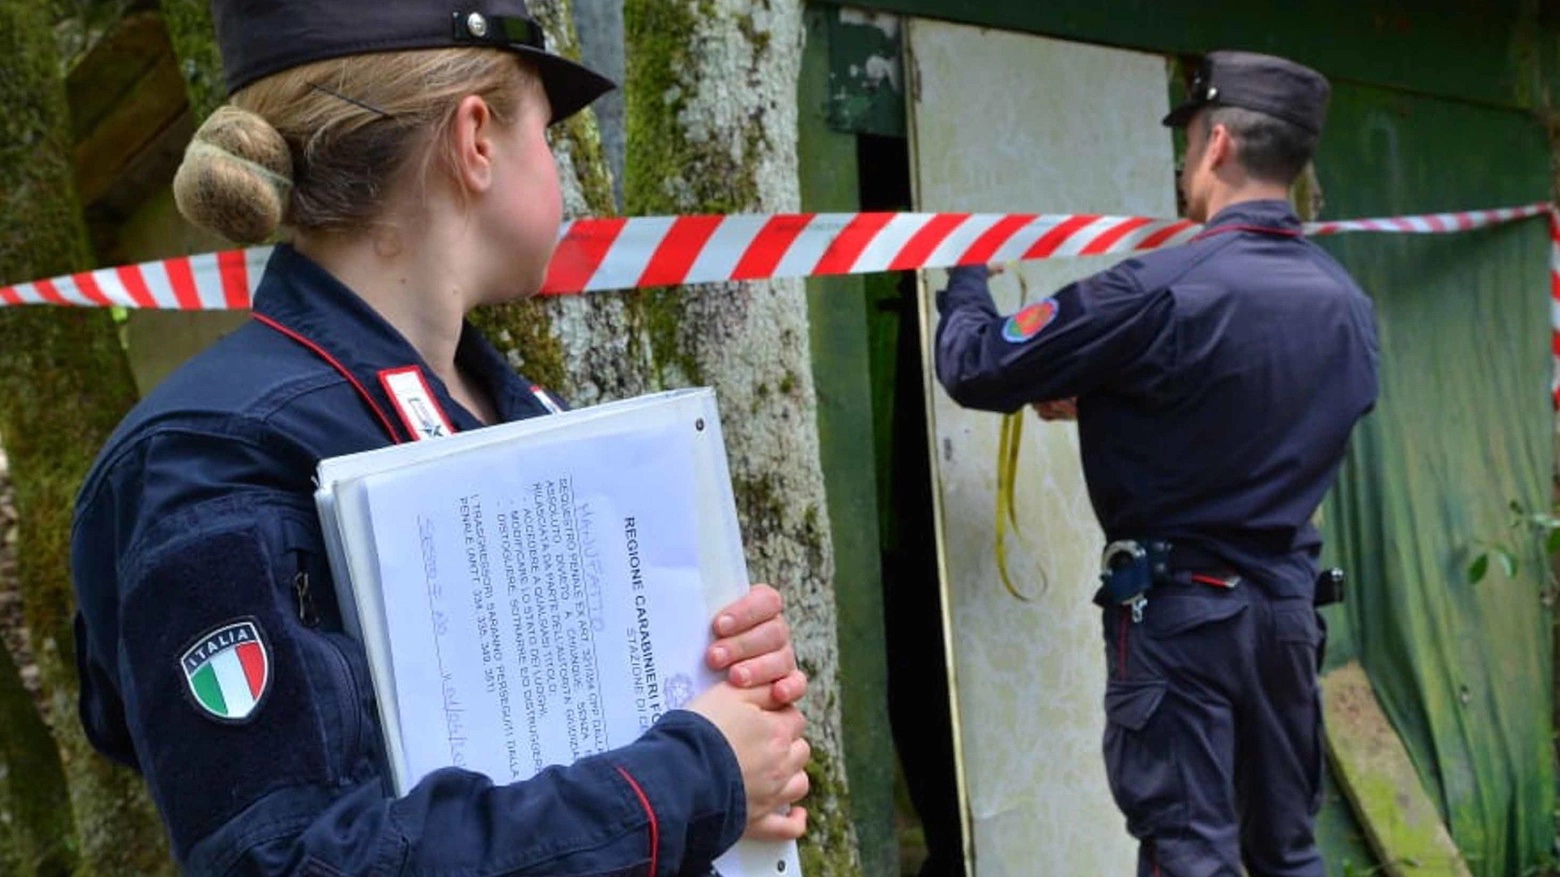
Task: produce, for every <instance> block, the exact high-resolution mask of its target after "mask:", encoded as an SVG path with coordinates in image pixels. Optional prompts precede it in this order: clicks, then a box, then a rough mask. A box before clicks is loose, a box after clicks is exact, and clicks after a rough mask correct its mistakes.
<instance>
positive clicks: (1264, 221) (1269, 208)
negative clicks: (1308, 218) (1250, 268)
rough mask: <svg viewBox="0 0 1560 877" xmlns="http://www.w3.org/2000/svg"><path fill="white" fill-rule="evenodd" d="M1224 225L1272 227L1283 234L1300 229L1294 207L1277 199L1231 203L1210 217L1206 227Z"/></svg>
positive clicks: (1298, 218)
mask: <svg viewBox="0 0 1560 877" xmlns="http://www.w3.org/2000/svg"><path fill="white" fill-rule="evenodd" d="M1225 226H1244V227H1247V228H1264V229H1272V230H1274V231H1278V232H1282V233H1285V234H1298V233H1299V232H1300V231H1301V224H1300V217H1299V216H1297V215H1296V214H1295V209H1294V207H1293V206H1292V205H1291V204H1290V203H1289V202H1288V201H1280V200H1277V199H1271V200H1261V201H1241V202H1239V203H1237V204H1231V205H1230V206H1228V207H1226V208H1224V209H1223V210H1220V211H1219V212H1218V213H1217V214H1216V215H1215V216H1214V217H1213V219H1210V220H1209V221H1208V225H1207V228H1208V229H1209V230H1213V229H1217V228H1221V227H1225Z"/></svg>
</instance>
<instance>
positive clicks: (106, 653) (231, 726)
mask: <svg viewBox="0 0 1560 877" xmlns="http://www.w3.org/2000/svg"><path fill="white" fill-rule="evenodd" d="M255 314H256V316H257V319H256V320H254V321H251V322H249V323H247V324H246V325H244V326H243V327H242V328H240V329H239V330H238V331H236V332H234V333H233V334H232V335H230V336H228V337H227V338H225V339H223V340H222V341H221V342H219V343H218V344H216V345H215V346H213V347H212V348H211V349H209V350H207V351H206V352H204V353H203V354H201V355H200V356H198V357H196V358H195V359H193V360H192V361H191V362H190V363H188V364H187V365H186V366H184V367H183V368H182V369H180V370H179V371H178V372H176V373H175V374H174V375H173V376H171V377H170V378H168V379H167V380H166V381H165V382H164V383H163V384H162V385H161V386H159V387H158V388H157V390H156V391H155V392H154V393H152V394H151V395H150V396H149V397H148V398H147V399H146V400H145V401H143V402H142V403H141V404H140V405H139V406H137V407H136V409H135V410H134V411H133V412H131V414H130V415H129V416H128V417H127V418H126V419H125V421H124V423H122V424H121V425H120V427H119V429H118V430H117V431H116V432H115V434H114V436H113V437H112V438H111V439H110V441H109V442H108V444H107V446H106V447H105V448H104V450H103V452H102V455H101V456H100V457H99V459H98V461H97V463H96V465H95V466H94V468H93V470H92V472H91V474H90V475H89V476H88V477H87V480H86V483H85V485H84V487H83V489H82V493H81V496H80V498H79V504H78V508H77V515H76V523H75V529H74V533H73V537H72V562H73V567H74V574H75V582H76V592H77V597H78V600H79V604H80V612H79V614H78V616H77V619H76V631H77V652H76V654H77V661H78V665H79V669H80V673H81V682H82V686H81V712H82V721H83V723H84V724H85V726H86V730H87V734H88V737H89V738H90V739H91V741H92V742H93V744H94V745H95V746H96V747H97V748H99V749H100V750H102V751H103V752H104V753H106V754H107V755H109V756H110V757H112V758H114V759H116V760H118V761H120V762H123V763H125V764H128V765H130V766H131V767H134V768H136V769H137V770H139V771H140V772H141V773H142V774H143V775H145V777H146V780H147V783H148V785H149V786H150V789H151V793H152V797H153V799H154V800H155V801H156V803H157V806H158V808H159V809H160V810H161V812H162V815H163V818H164V820H165V821H166V823H167V827H168V830H169V833H170V835H171V838H172V842H173V849H174V852H175V854H176V855H177V857H178V859H179V861H180V862H181V863H182V864H183V865H184V867H185V868H186V870H187V871H188V872H190V873H194V874H245V875H250V874H253V875H272V874H295V873H302V874H310V875H330V877H334V875H345V874H386V875H389V874H417V875H469V877H476V875H483V877H485V875H496V874H505V875H543V874H545V875H550V877H551V875H557V877H565V875H569V877H583V875H591V877H607V875H624V877H627V875H636V877H637V875H647V874H653V875H656V877H659V875H671V874H698V875H702V874H705V873H706V872H707V871H708V870H709V863H710V862H711V861H712V860H713V859H714V858H716V857H717V856H718V855H719V854H720V853H722V852H724V851H725V850H726V849H727V848H728V847H729V846H730V845H731V844H733V843H735V841H736V840H737V838H738V837H739V836H740V834H741V833H742V830H743V828H744V827H745V823H746V812H745V807H746V805H745V798H744V796H743V785H742V775H741V771H740V768H739V766H738V764H737V762H736V759H735V757H734V755H733V753H732V751H731V749H730V747H729V745H728V744H727V743H726V741H725V739H724V738H723V736H722V735H721V733H720V731H719V730H718V729H716V728H715V727H714V726H713V725H712V724H710V723H709V722H708V721H706V720H705V719H704V718H703V717H701V716H698V715H696V714H694V713H691V712H672V713H669V714H668V715H667V716H666V717H665V718H664V719H663V720H662V721H661V722H660V723H658V724H657V725H655V726H653V727H652V728H651V729H650V730H649V731H648V732H647V733H646V734H645V735H644V736H643V737H642V738H641V739H640V740H639V741H638V742H636V743H634V744H632V745H630V746H627V747H624V748H621V749H617V750H614V751H612V752H608V753H605V754H602V755H599V756H594V757H590V758H585V759H583V760H581V761H579V762H577V763H575V764H574V765H572V766H569V767H564V768H553V769H549V770H547V771H545V772H543V773H542V774H540V775H538V776H537V777H535V778H533V779H531V780H529V781H526V782H522V783H517V784H514V785H506V786H494V785H493V784H492V783H490V782H489V781H488V780H487V779H486V778H484V777H482V776H480V775H477V774H474V773H470V772H467V771H463V770H458V769H453V768H452V769H448V770H444V771H440V772H437V773H435V774H432V775H430V776H429V777H427V778H425V779H424V780H423V781H422V782H421V783H419V784H418V785H417V786H416V787H415V788H414V789H413V790H412V791H411V792H410V793H409V794H407V795H406V796H405V797H403V798H399V799H392V798H391V797H390V793H389V791H388V781H387V779H386V778H385V777H384V776H382V774H381V767H380V761H379V759H380V756H381V753H382V749H381V746H382V744H381V742H380V733H379V729H378V722H377V718H376V714H375V711H374V707H373V705H372V702H371V699H370V698H371V683H370V679H369V674H368V670H367V664H366V660H365V658H364V654H363V652H362V650H361V648H360V647H359V646H358V645H357V644H356V643H354V642H353V641H352V640H350V639H348V638H347V637H346V636H344V635H343V634H342V633H341V630H342V627H341V618H340V614H339V610H338V608H337V606H336V601H335V596H334V594H335V591H334V588H333V586H332V583H331V579H330V572H329V569H328V564H327V560H326V557H325V553H324V548H323V544H322V541H321V533H320V525H319V521H318V518H317V515H316V512H315V510H314V504H313V498H312V493H313V484H312V482H311V479H312V478H313V476H314V472H315V467H316V464H317V463H318V462H319V461H320V459H322V458H325V457H331V456H335V455H339V454H347V453H352V452H355V451H362V450H366V449H370V448H375V447H380V446H383V445H385V444H387V443H388V442H389V441H390V437H389V435H388V434H387V424H386V422H385V421H388V427H389V428H393V429H394V430H395V431H396V433H397V437H398V439H400V440H405V439H406V438H408V436H407V434H406V431H407V429H408V427H407V426H406V425H403V423H402V422H401V420H400V418H398V417H397V416H396V415H395V413H394V412H395V411H396V409H395V408H394V406H393V405H392V403H391V401H390V398H389V397H388V396H387V395H386V393H385V391H384V390H383V389H382V388H381V386H380V383H379V379H378V376H379V373H380V372H381V371H382V370H384V369H393V368H396V367H400V366H406V365H414V364H420V360H419V358H418V356H417V353H416V352H415V351H414V350H413V348H412V347H411V346H410V345H409V344H408V343H407V342H406V341H405V340H404V339H403V338H402V337H401V336H400V335H399V334H398V333H397V332H396V331H395V330H394V329H393V328H391V326H390V325H389V324H387V323H385V322H384V321H383V320H382V319H381V318H380V317H379V316H378V315H377V314H376V313H375V312H374V311H373V310H371V309H370V308H369V307H368V306H367V305H366V304H365V303H364V302H363V301H362V300H361V299H359V298H357V297H356V296H355V295H354V294H353V293H352V292H350V291H349V290H348V289H347V288H346V287H344V286H342V285H341V284H340V283H338V282H337V281H336V280H334V279H333V278H332V277H330V275H328V274H327V273H326V272H325V271H324V270H322V269H321V268H319V267H318V266H317V265H315V264H313V263H312V262H310V261H309V260H308V259H307V258H305V257H304V256H302V255H301V254H299V253H297V252H296V251H295V250H292V249H290V248H288V247H280V248H278V250H277V251H276V254H275V256H274V257H273V259H272V261H271V263H270V266H269V268H268V270H267V272H266V275H265V278H264V279H263V281H262V282H261V285H260V288H259V290H258V291H257V294H256V297H255ZM261 320H268V321H271V323H273V324H274V325H270V324H265V323H262V322H261ZM290 336H296V337H290ZM458 356H459V360H460V363H461V365H462V366H463V367H464V368H465V369H467V370H468V371H469V372H470V373H471V374H473V375H476V376H478V377H479V379H481V380H482V381H484V382H485V383H486V386H487V389H488V391H489V392H490V393H491V395H492V398H493V401H494V403H495V405H496V406H497V410H498V412H499V414H500V416H501V417H502V418H503V419H505V420H513V419H518V418H523V417H532V416H535V415H540V414H545V413H547V412H548V407H547V405H544V404H543V397H541V396H540V393H541V391H539V390H535V389H533V388H532V387H530V385H529V384H527V383H526V382H524V381H523V380H521V379H520V378H519V377H517V376H516V375H515V374H514V372H513V371H512V370H511V369H510V368H509V367H508V365H507V364H506V363H505V362H504V360H503V358H502V357H501V356H500V355H499V354H498V353H497V351H495V350H494V349H493V348H492V347H491V346H489V345H488V344H487V343H486V342H485V341H483V340H482V339H481V338H480V337H479V336H478V335H477V334H476V333H475V331H473V330H470V329H468V330H467V331H466V333H465V335H464V337H463V338H462V340H461V344H460V348H459V353H458ZM331 359H333V360H334V361H335V364H332V362H331V361H329V360H331ZM337 366H339V369H338V367H337ZM423 372H424V375H425V377H426V378H427V380H428V382H429V383H430V384H431V385H432V387H433V392H434V394H435V396H436V397H437V399H438V401H439V402H441V403H442V405H443V407H444V409H445V410H446V411H447V412H448V413H449V416H450V417H451V418H452V419H453V420H454V424H453V425H454V426H455V427H456V428H459V429H475V428H477V427H478V426H480V424H479V423H478V421H476V420H475V419H474V418H473V417H472V416H471V415H470V414H469V413H467V412H466V411H465V410H464V409H462V408H461V407H460V406H459V405H458V404H456V403H455V402H454V401H453V400H452V399H451V398H450V397H449V395H448V394H447V393H446V392H445V389H444V387H443V385H442V384H441V383H439V381H438V379H437V378H436V377H434V376H433V375H432V373H431V372H429V371H428V370H427V369H426V368H424V369H423ZM349 375H350V377H351V379H350V380H349V378H348V376H349ZM354 382H355V383H356V385H357V386H354ZM359 388H361V389H359ZM363 394H367V396H368V397H369V398H373V399H374V400H375V407H377V408H378V409H379V410H378V412H377V413H376V412H375V411H374V410H373V409H371V408H370V406H369V404H368V403H367V402H366V401H365V398H364V395H363ZM548 404H551V403H550V401H549V402H548ZM234 622H240V623H242V622H249V623H252V624H253V625H254V626H255V628H257V629H258V630H259V631H260V634H261V636H262V638H263V639H264V640H265V644H266V647H267V649H268V651H269V660H270V668H269V669H270V673H271V674H272V676H271V680H270V682H269V688H268V689H266V690H265V691H264V693H263V698H262V700H261V701H259V705H258V707H257V708H256V709H255V710H254V712H253V713H251V714H250V716H249V718H248V720H247V721H244V722H242V723H225V722H223V721H220V720H219V718H218V717H217V716H216V715H214V714H213V713H211V712H209V711H207V710H206V709H203V708H202V707H201V706H200V704H198V703H197V702H196V699H195V697H194V696H193V695H192V685H191V684H190V683H189V682H187V681H186V673H185V668H184V665H183V664H182V663H181V661H183V659H184V657H185V655H186V652H187V651H188V650H189V649H190V648H191V647H192V646H194V647H199V645H200V643H202V642H203V641H204V639H203V638H205V637H206V636H207V635H208V634H211V633H212V632H213V631H220V630H222V629H224V627H225V626H227V625H231V624H233V623H234Z"/></svg>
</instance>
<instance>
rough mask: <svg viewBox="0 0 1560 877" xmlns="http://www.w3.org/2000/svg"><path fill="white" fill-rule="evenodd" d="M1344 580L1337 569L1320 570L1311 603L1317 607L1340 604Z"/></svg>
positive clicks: (1341, 572)
mask: <svg viewBox="0 0 1560 877" xmlns="http://www.w3.org/2000/svg"><path fill="white" fill-rule="evenodd" d="M1345 578H1346V577H1345V576H1344V574H1343V570H1341V569H1339V568H1337V567H1333V568H1331V569H1324V570H1322V571H1321V573H1320V574H1318V575H1317V577H1316V596H1315V597H1313V598H1312V600H1311V602H1312V603H1314V604H1316V605H1317V606H1319V607H1320V606H1331V605H1333V604H1334V603H1342V602H1343V585H1344V580H1345Z"/></svg>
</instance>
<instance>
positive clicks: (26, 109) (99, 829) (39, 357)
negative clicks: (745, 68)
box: [0, 0, 172, 875]
mask: <svg viewBox="0 0 1560 877" xmlns="http://www.w3.org/2000/svg"><path fill="white" fill-rule="evenodd" d="M51 25H52V22H51V21H50V19H49V7H48V5H47V4H38V3H35V2H32V0H0V106H3V107H5V108H6V112H5V114H4V116H3V117H0V201H3V204H0V282H3V281H4V280H10V281H25V280H31V279H34V278H38V277H48V276H52V275H55V274H60V273H64V272H66V271H71V270H80V269H82V268H84V267H87V265H88V264H89V257H88V249H87V244H86V230H85V226H84V224H83V222H82V219H81V215H80V209H79V206H78V205H77V202H76V198H75V194H74V191H73V186H72V181H71V166H70V163H69V158H68V157H69V155H70V151H69V130H70V126H69V118H68V110H67V109H66V101H65V88H64V81H63V79H62V76H61V67H60V61H59V57H58V54H57V49H56V46H55V43H54V40H53V37H52V34H51ZM134 401H135V390H134V384H133V383H132V382H131V378H130V371H129V368H128V366H127V364H126V362H125V356H124V351H123V350H122V349H121V348H120V347H119V344H118V340H117V334H116V332H115V328H114V324H113V321H112V319H111V318H110V316H109V314H108V312H107V311H106V310H98V309H80V310H71V309H65V308H53V307H23V308H14V307H13V308H0V434H3V435H4V437H5V443H6V450H7V452H8V455H9V457H10V460H11V465H12V475H13V479H14V481H15V485H16V507H17V511H18V513H19V516H20V523H19V542H18V545H17V553H18V564H17V565H18V570H17V571H18V575H19V579H20V582H21V590H22V600H23V609H24V614H25V617H26V623H27V627H28V633H29V636H30V638H31V641H32V642H33V644H34V649H35V651H36V653H37V660H38V666H39V673H40V676H41V678H42V681H43V685H44V689H45V691H46V694H47V699H48V703H49V709H48V715H47V716H46V717H45V718H46V719H47V721H48V723H49V725H50V727H51V728H52V730H53V734H54V737H55V740H56V741H57V743H58V746H59V750H60V755H61V760H62V762H63V765H64V770H65V776H66V778H67V780H68V782H69V787H70V788H69V791H70V802H71V809H72V811H73V813H74V815H75V824H76V832H77V839H76V843H77V847H78V849H79V863H80V864H79V869H78V870H79V873H82V874H94V875H95V874H105V875H107V874H113V875H119V874H138V875H139V874H161V873H171V872H172V868H171V866H170V863H169V860H168V856H167V853H166V850H165V848H164V846H163V843H162V837H163V832H162V827H161V825H160V824H159V822H158V819H157V817H156V814H155V812H154V811H153V809H152V807H151V805H150V803H149V802H148V801H147V798H146V794H145V790H144V786H143V785H142V783H141V781H140V778H139V777H136V776H135V775H134V774H132V773H130V772H129V771H126V770H124V769H122V768H117V767H114V766H113V765H112V764H111V763H110V762H109V761H108V760H107V759H105V758H103V757H102V756H100V755H98V754H97V753H95V752H93V751H92V749H91V748H90V747H89V746H88V744H87V741H86V738H85V735H84V734H83V733H82V730H81V726H80V723H79V722H78V720H77V715H76V699H77V691H78V687H77V679H76V671H75V663H74V650H73V641H72V634H71V617H72V613H73V607H74V601H73V600H72V595H71V586H70V557H69V546H70V516H71V509H72V505H73V501H74V498H75V493H76V491H77V489H78V487H79V485H80V483H81V479H82V477H83V476H84V475H85V473H86V470H87V468H88V466H89V465H90V464H91V462H92V458H93V456H94V455H95V454H96V453H97V451H98V449H99V448H100V447H101V446H102V444H103V442H104V440H105V439H106V438H107V437H108V435H109V432H110V431H111V430H112V429H113V427H114V425H115V424H116V423H117V422H118V420H119V418H120V417H122V416H123V415H124V413H125V411H126V410H127V409H128V408H129V406H130V405H131V404H132V403H133V402H134ZM27 791H28V793H29V794H32V793H34V792H36V793H37V794H43V795H54V794H57V790H50V789H47V788H45V789H38V790H27Z"/></svg>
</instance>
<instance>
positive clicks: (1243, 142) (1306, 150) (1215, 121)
mask: <svg viewBox="0 0 1560 877" xmlns="http://www.w3.org/2000/svg"><path fill="white" fill-rule="evenodd" d="M1214 125H1223V126H1224V127H1225V129H1226V130H1228V131H1229V132H1230V135H1231V136H1233V137H1234V138H1235V144H1236V149H1235V157H1236V160H1237V161H1239V162H1240V165H1241V167H1243V168H1245V169H1246V173H1248V174H1250V175H1252V176H1253V177H1256V178H1257V179H1259V180H1262V181H1263V182H1267V183H1282V184H1283V185H1286V186H1287V185H1289V184H1290V183H1293V182H1294V181H1295V178H1296V177H1299V176H1300V173H1301V172H1302V171H1304V170H1305V166H1306V163H1307V162H1309V161H1310V160H1311V156H1313V155H1315V154H1316V143H1317V140H1319V139H1320V138H1319V137H1318V136H1317V135H1316V134H1313V133H1311V132H1310V131H1307V130H1305V129H1304V128H1301V127H1300V126H1299V125H1295V124H1293V123H1291V122H1286V121H1284V120H1283V119H1280V118H1278V117H1277V116H1270V115H1268V114H1267V113H1259V112H1257V111H1256V110H1248V109H1244V108H1242V107H1220V106H1214V107H1209V108H1208V112H1206V113H1204V114H1203V130H1204V132H1212V131H1213V126H1214Z"/></svg>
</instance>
